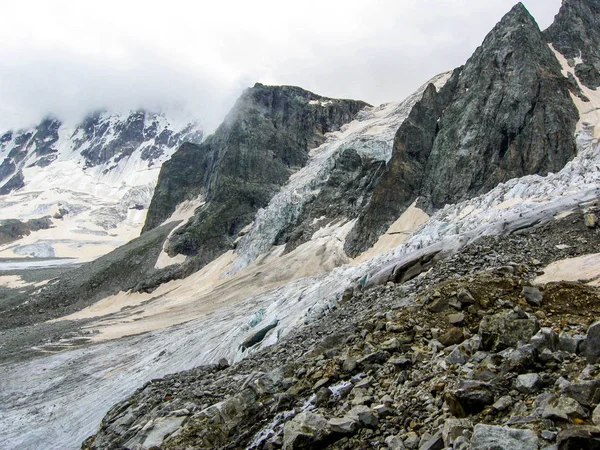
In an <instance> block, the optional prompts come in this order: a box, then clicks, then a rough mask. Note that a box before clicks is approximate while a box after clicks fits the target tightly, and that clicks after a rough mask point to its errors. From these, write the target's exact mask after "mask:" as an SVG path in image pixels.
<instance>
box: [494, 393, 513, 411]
mask: <svg viewBox="0 0 600 450" xmlns="http://www.w3.org/2000/svg"><path fill="white" fill-rule="evenodd" d="M512 404H513V399H512V397H511V396H510V395H505V396H503V397H500V398H499V399H498V400H496V401H495V402H494V404H493V405H492V408H494V409H496V410H498V411H504V410H505V409H507V408H509V407H510V406H511V405H512Z"/></svg>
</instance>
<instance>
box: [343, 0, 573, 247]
mask: <svg viewBox="0 0 600 450" xmlns="http://www.w3.org/2000/svg"><path fill="white" fill-rule="evenodd" d="M578 118H579V115H578V112H577V109H576V107H575V105H574V104H573V101H572V99H571V97H570V94H569V81H568V79H567V78H565V77H564V76H563V75H562V74H561V67H560V65H559V63H558V61H557V60H556V58H555V56H554V55H553V53H552V51H551V49H550V48H549V47H548V45H547V44H546V41H545V39H544V35H543V34H542V33H541V32H540V30H539V28H538V26H537V24H536V22H535V20H534V19H533V17H531V15H530V14H529V12H528V11H527V10H526V9H525V7H524V6H523V5H522V4H520V3H519V4H518V5H516V6H515V7H514V8H513V9H512V10H511V11H510V12H509V13H508V14H507V15H506V16H505V17H504V18H503V19H502V20H501V21H500V22H499V23H498V24H497V25H496V27H495V28H494V29H493V30H492V31H491V32H490V34H488V36H487V37H486V38H485V40H484V42H483V44H482V45H481V47H479V48H478V49H477V50H476V51H475V53H474V54H473V56H472V57H471V58H470V59H469V60H468V61H467V63H466V64H465V65H464V66H463V67H462V68H459V69H457V70H456V71H455V72H454V74H453V76H452V79H451V80H450V81H449V82H448V83H447V84H446V85H445V86H444V88H443V89H441V90H440V92H437V91H436V90H435V89H434V88H433V87H431V89H429V91H428V92H427V95H425V96H424V97H423V99H422V100H421V102H420V103H419V104H418V105H417V106H416V107H415V109H414V110H413V111H412V112H411V116H410V117H409V119H408V120H407V121H405V122H404V123H403V124H402V126H401V127H400V129H399V130H398V133H397V134H396V138H395V141H394V152H393V154H392V159H391V161H390V162H389V164H388V165H387V167H386V170H385V171H384V173H383V175H382V177H381V179H380V181H379V184H378V186H377V188H376V189H375V191H374V193H373V195H372V198H371V201H370V203H369V205H368V206H367V208H366V209H365V210H364V211H363V213H362V214H361V216H360V217H359V220H358V223H357V224H356V226H355V228H354V229H353V230H352V232H351V234H350V235H349V238H348V240H347V242H346V250H347V252H348V253H349V254H351V255H356V254H358V253H360V252H361V251H363V250H365V249H367V248H368V247H369V246H370V245H372V244H373V243H374V242H375V240H376V239H377V237H378V236H379V235H381V234H382V233H383V232H384V231H385V230H386V229H387V227H389V225H391V223H393V221H394V220H395V219H396V218H397V217H399V216H400V214H401V213H402V212H403V211H404V210H405V209H406V208H407V207H408V206H409V205H410V204H411V203H412V202H413V201H414V200H415V199H417V198H420V204H421V206H422V207H424V208H426V209H430V210H431V209H437V208H441V207H443V206H444V205H445V204H448V203H455V202H457V201H460V200H464V199H467V198H469V197H473V196H475V195H479V194H482V193H484V192H487V191H489V190H490V189H492V188H494V187H495V186H496V185H497V184H498V183H501V182H504V181H507V180H509V179H511V178H515V177H521V176H524V175H528V174H541V175H545V174H547V173H549V172H555V171H557V170H559V169H561V168H562V167H563V166H564V165H565V164H566V163H567V161H569V160H570V159H571V158H572V157H573V156H574V155H575V153H576V146H575V140H574V132H575V127H576V124H577V121H578Z"/></svg>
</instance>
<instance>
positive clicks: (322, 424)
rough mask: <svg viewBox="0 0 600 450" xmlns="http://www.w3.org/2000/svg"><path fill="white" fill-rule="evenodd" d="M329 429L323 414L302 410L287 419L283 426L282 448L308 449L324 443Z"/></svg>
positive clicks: (289, 449)
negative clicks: (290, 418)
mask: <svg viewBox="0 0 600 450" xmlns="http://www.w3.org/2000/svg"><path fill="white" fill-rule="evenodd" d="M330 434H331V429H330V427H329V424H328V423H327V420H325V418H324V417H323V416H320V415H318V414H314V413H312V412H310V411H304V412H301V413H300V414H298V415H297V416H296V417H294V418H293V419H292V420H290V421H288V422H287V423H286V424H285V426H284V428H283V449H284V450H309V449H313V448H315V446H316V445H317V444H320V443H324V441H326V439H327V438H328V437H329V436H330Z"/></svg>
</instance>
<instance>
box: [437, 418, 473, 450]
mask: <svg viewBox="0 0 600 450" xmlns="http://www.w3.org/2000/svg"><path fill="white" fill-rule="evenodd" d="M471 430H473V422H471V421H470V420H469V419H448V420H446V421H445V422H444V427H443V428H442V437H443V439H444V445H445V446H446V447H451V446H452V444H453V443H454V441H455V440H456V439H457V438H458V437H460V436H462V435H463V433H464V432H465V431H471Z"/></svg>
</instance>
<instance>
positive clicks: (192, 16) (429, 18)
mask: <svg viewBox="0 0 600 450" xmlns="http://www.w3.org/2000/svg"><path fill="white" fill-rule="evenodd" d="M515 3H516V2H515V1H514V0H486V1H482V0H436V1H434V0H342V1H337V0H335V1H329V0H304V1H297V2H294V3H291V2H285V1H282V0H279V1H267V0H246V1H237V0H236V1H232V0H220V1H217V2H212V1H211V2H208V1H178V0H170V1H160V2H158V1H148V0H145V1H137V0H119V1H113V0H102V1H93V2H92V1H82V0H70V1H66V0H64V1H63V0H52V1H48V0H42V1H38V0H20V1H11V2H5V3H4V4H3V6H2V25H1V26H0V130H1V129H7V128H14V127H22V126H27V125H29V124H32V123H35V122H36V121H38V120H40V119H41V118H42V117H43V116H45V115H47V114H48V113H54V114H55V115H57V116H59V117H62V118H63V119H65V120H68V121H72V120H77V119H79V118H80V117H82V116H83V115H84V114H85V113H87V112H88V111H90V110H94V109H99V108H108V109H111V110H123V109H131V108H139V107H146V108H153V109H156V108H162V109H168V110H180V111H190V112H192V113H193V114H194V115H196V116H197V117H199V118H200V119H201V120H202V121H203V122H204V123H205V124H206V126H207V127H208V128H212V127H214V126H215V125H216V124H217V123H218V122H219V121H220V120H221V119H222V117H223V115H224V114H225V112H226V110H227V109H229V107H230V106H231V105H232V103H233V101H234V100H235V98H236V97H237V96H238V95H239V93H240V91H241V90H242V89H243V88H245V87H248V86H251V85H253V84H254V83H255V82H256V81H260V82H262V83H265V84H293V85H297V86H301V87H304V88H306V89H309V90H312V91H314V92H316V93H318V94H321V95H326V96H331V97H345V98H356V99H361V100H365V101H367V102H369V103H372V104H379V103H383V102H387V101H392V100H401V99H403V98H404V97H406V96H407V95H409V94H410V93H411V92H413V91H414V90H415V88H417V87H418V86H420V85H421V84H423V83H424V82H425V81H427V80H428V79H429V78H431V77H432V76H433V75H435V74H437V73H440V72H443V71H445V70H449V69H452V68H454V67H456V66H458V65H460V64H463V63H464V62H465V60H466V59H467V58H468V57H469V56H470V55H471V53H472V52H473V51H474V50H475V48H476V47H477V46H478V45H479V44H480V43H481V41H482V40H483V38H484V37H485V35H486V34H487V33H488V32H489V31H490V30H491V29H492V27H493V26H494V24H495V23H496V22H498V21H499V20H500V19H501V18H502V16H503V15H504V14H505V13H506V12H508V11H509V10H510V8H511V7H512V6H513V5H514V4H515ZM523 3H524V4H525V6H526V7H527V8H528V9H529V11H530V12H531V13H532V15H533V16H534V17H535V18H536V20H537V22H538V24H539V25H540V27H541V28H542V29H544V28H546V27H547V26H548V25H549V24H550V23H551V22H552V18H553V17H554V15H555V14H556V13H557V12H558V9H559V6H560V3H561V2H560V0H527V1H523Z"/></svg>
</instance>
